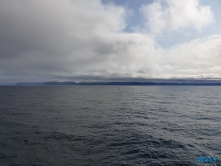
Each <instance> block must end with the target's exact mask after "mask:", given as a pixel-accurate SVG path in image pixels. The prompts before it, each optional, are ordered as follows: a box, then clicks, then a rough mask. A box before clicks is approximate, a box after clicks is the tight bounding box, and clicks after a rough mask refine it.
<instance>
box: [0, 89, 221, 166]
mask: <svg viewBox="0 0 221 166" xmlns="http://www.w3.org/2000/svg"><path fill="white" fill-rule="evenodd" d="M199 156H215V157H216V158H217V161H216V162H212V163H200V162H199V161H198V157H199ZM220 160H221V87H218V86H217V87H215V86H214V87H209V86H42V87H41V86H39V87H37V86H36V87H0V165H1V166H78V165H79V166H109V165H110V166H112V165H113V166H115V165H116V166H118V165H122V166H123V165H125V166H132V165H145V166H148V165H151V166H152V165H153V166H155V165H156V166H157V165H161V166H182V165H191V166H192V165H221V162H220Z"/></svg>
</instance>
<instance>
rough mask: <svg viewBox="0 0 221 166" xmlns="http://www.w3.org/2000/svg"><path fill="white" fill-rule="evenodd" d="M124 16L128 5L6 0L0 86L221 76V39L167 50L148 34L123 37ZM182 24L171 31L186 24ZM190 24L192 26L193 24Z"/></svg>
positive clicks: (0, 7) (0, 31)
mask: <svg viewBox="0 0 221 166" xmlns="http://www.w3.org/2000/svg"><path fill="white" fill-rule="evenodd" d="M158 2H159V1H157V2H154V3H153V4H152V5H156V3H158ZM167 2H169V1H167ZM170 2H171V3H172V2H173V1H170ZM193 2H196V1H193ZM158 4H160V3H158ZM174 6H176V5H174ZM188 6H193V9H192V10H193V11H195V8H196V11H195V12H196V13H197V14H196V15H197V16H198V14H199V13H200V14H203V16H207V14H206V13H208V11H210V10H209V8H208V7H201V6H198V5H195V8H194V5H187V7H188ZM161 7H162V6H161ZM142 8H144V7H142ZM173 8H175V7H173ZM173 8H172V9H173ZM174 12H175V11H174ZM183 12H184V11H183ZM181 14H182V12H181ZM210 14H211V12H209V14H208V15H210ZM170 17H171V16H170ZM126 18H127V9H126V8H123V7H119V6H116V5H113V4H102V2H101V1H99V0H93V1H87V0H64V1H63V0H47V1H44V0H38V1H35V0H21V1H17V0H7V1H5V0H0V81H1V82H4V81H5V82H10V81H13V82H17V81H50V80H57V81H59V80H76V79H77V80H102V78H105V79H106V78H108V79H111V78H115V79H116V78H174V77H177V78H189V77H192V78H194V77H202V76H203V77H204V78H205V77H208V78H210V77H218V76H219V73H221V71H220V67H219V66H220V62H221V50H220V48H221V36H220V35H217V36H212V37H209V38H205V39H197V40H194V41H191V42H189V43H183V44H180V45H177V46H174V47H171V48H169V49H163V48H162V47H161V46H160V45H159V44H158V43H157V42H156V41H155V39H154V38H153V37H151V36H150V35H148V34H145V33H139V32H136V33H135V32H134V33H126V32H124V31H123V30H124V28H125V27H126ZM196 18H198V17H196ZM206 18H209V16H208V17H204V19H205V20H207V19H206ZM176 19H177V18H176V17H174V18H172V20H173V21H172V20H171V21H172V24H171V25H172V26H171V28H172V27H173V28H175V29H176V28H179V27H180V25H181V24H184V23H179V22H178V23H177V22H176ZM185 19H186V20H187V21H183V22H185V25H188V26H189V24H190V23H189V22H192V21H191V20H192V19H191V18H188V17H186V18H185ZM189 19H190V21H188V20H189ZM204 19H202V20H200V19H199V20H198V21H199V24H197V25H200V28H201V27H203V26H204V25H206V24H209V22H208V21H205V20H204ZM196 21H197V20H196ZM149 24H151V26H156V25H155V23H154V22H153V23H152V22H149ZM166 24H168V23H166ZM167 26H168V25H167ZM191 26H193V27H194V28H196V29H198V27H195V26H196V25H195V23H194V25H191ZM162 30H163V29H162V28H160V29H159V31H162Z"/></svg>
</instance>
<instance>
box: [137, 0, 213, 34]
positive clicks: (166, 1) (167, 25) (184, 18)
mask: <svg viewBox="0 0 221 166" xmlns="http://www.w3.org/2000/svg"><path fill="white" fill-rule="evenodd" d="M140 11H141V12H142V13H143V15H144V18H145V19H146V21H147V22H146V26H147V28H148V29H149V30H150V32H151V33H155V34H161V33H163V32H165V31H167V32H168V31H180V30H185V29H187V28H190V29H194V30H196V31H201V30H202V28H203V27H204V26H206V25H209V24H211V23H212V22H213V21H214V18H213V12H212V11H211V9H210V7H209V6H201V5H199V2H198V0H179V1H178V0H155V1H154V2H153V3H152V4H148V5H142V7H141V8H140Z"/></svg>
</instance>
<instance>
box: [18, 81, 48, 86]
mask: <svg viewBox="0 0 221 166" xmlns="http://www.w3.org/2000/svg"><path fill="white" fill-rule="evenodd" d="M43 84H44V82H18V83H16V84H15V85H16V86H41V85H43Z"/></svg>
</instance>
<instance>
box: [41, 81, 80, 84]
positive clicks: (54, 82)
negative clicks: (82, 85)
mask: <svg viewBox="0 0 221 166" xmlns="http://www.w3.org/2000/svg"><path fill="white" fill-rule="evenodd" d="M43 85H76V83H75V82H56V81H51V82H45V83H44V84H43Z"/></svg>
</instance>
